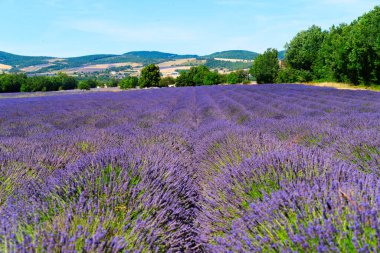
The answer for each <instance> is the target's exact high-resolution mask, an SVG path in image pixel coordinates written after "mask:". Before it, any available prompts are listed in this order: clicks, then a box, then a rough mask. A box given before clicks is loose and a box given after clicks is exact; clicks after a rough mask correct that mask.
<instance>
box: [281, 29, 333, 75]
mask: <svg viewBox="0 0 380 253" xmlns="http://www.w3.org/2000/svg"><path fill="white" fill-rule="evenodd" d="M325 35H326V32H323V31H322V29H321V28H320V27H318V26H315V25H313V26H312V27H310V28H309V29H308V30H306V31H302V32H299V33H298V34H297V35H296V37H294V38H293V39H292V41H291V42H290V43H289V44H286V45H285V48H286V54H285V62H286V63H287V65H288V66H289V67H291V68H294V69H299V70H306V71H312V70H313V67H314V65H315V63H316V61H317V58H318V55H319V50H320V49H321V46H322V43H323V40H324V37H325Z"/></svg>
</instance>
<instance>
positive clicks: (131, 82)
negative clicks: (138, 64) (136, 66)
mask: <svg viewBox="0 0 380 253" xmlns="http://www.w3.org/2000/svg"><path fill="white" fill-rule="evenodd" d="M119 85H120V88H121V89H124V90H125V89H133V88H136V87H137V86H138V85H139V79H138V78H137V77H135V76H129V77H127V78H124V79H122V80H121V82H120V84H119Z"/></svg>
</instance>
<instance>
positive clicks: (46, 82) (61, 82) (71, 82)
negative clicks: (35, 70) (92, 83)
mask: <svg viewBox="0 0 380 253" xmlns="http://www.w3.org/2000/svg"><path fill="white" fill-rule="evenodd" d="M77 86H78V81H77V80H76V79H75V78H74V77H71V76H68V75H67V74H64V73H58V75H57V76H52V77H49V76H32V77H27V76H26V75H25V74H2V75H0V92H20V91H21V92H31V91H57V90H71V89H75V88H76V87H77Z"/></svg>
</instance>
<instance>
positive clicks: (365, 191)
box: [0, 85, 380, 252]
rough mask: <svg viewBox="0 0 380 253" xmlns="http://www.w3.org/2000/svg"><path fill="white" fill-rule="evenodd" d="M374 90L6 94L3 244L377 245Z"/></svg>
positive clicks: (73, 247) (377, 104)
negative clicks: (14, 95) (19, 96)
mask: <svg viewBox="0 0 380 253" xmlns="http://www.w3.org/2000/svg"><path fill="white" fill-rule="evenodd" d="M379 108H380V94H379V93H375V92H368V91H347V90H345V91H344V90H335V89H329V88H317V87H306V86H300V85H263V86H215V87H190V88H179V89H158V90H144V91H126V92H117V93H107V92H103V93H101V92H99V93H84V94H66V95H54V96H46V97H31V98H9V99H0V252H342V251H344V252H374V251H380V239H379V238H380V183H379V176H380V134H379V133H380V110H379Z"/></svg>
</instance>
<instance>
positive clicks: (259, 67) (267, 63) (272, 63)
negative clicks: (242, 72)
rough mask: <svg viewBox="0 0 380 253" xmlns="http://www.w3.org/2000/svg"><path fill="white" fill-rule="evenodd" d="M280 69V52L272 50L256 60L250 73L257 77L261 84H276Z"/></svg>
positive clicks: (268, 50)
mask: <svg viewBox="0 0 380 253" xmlns="http://www.w3.org/2000/svg"><path fill="white" fill-rule="evenodd" d="M279 69H280V65H279V62H278V51H277V50H276V49H271V48H270V49H267V51H265V52H264V53H263V54H261V55H259V56H258V57H257V58H256V60H255V61H254V62H253V66H252V68H251V69H250V73H251V75H253V76H254V77H256V80H257V83H259V84H262V83H274V82H275V81H276V78H277V75H278V71H279Z"/></svg>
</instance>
